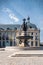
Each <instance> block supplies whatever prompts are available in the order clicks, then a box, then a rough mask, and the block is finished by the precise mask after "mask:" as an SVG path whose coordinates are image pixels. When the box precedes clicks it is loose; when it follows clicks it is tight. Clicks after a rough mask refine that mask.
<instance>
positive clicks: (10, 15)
mask: <svg viewBox="0 0 43 65" xmlns="http://www.w3.org/2000/svg"><path fill="white" fill-rule="evenodd" d="M9 17H10V18H11V19H13V20H15V21H16V22H18V21H19V19H18V18H17V17H16V16H15V15H14V14H9Z"/></svg>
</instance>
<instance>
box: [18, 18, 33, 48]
mask: <svg viewBox="0 0 43 65" xmlns="http://www.w3.org/2000/svg"><path fill="white" fill-rule="evenodd" d="M29 19H30V18H29V17H28V20H29ZM25 21H26V19H25V18H24V19H23V25H22V31H23V32H24V35H22V32H21V35H19V36H17V39H19V41H20V42H21V43H20V44H22V42H23V43H24V47H27V46H29V45H28V40H29V39H32V38H33V37H32V36H30V35H27V22H25ZM22 40H23V41H22Z"/></svg>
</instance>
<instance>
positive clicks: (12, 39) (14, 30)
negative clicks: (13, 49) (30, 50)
mask: <svg viewBox="0 0 43 65" xmlns="http://www.w3.org/2000/svg"><path fill="white" fill-rule="evenodd" d="M26 22H27V31H26V33H27V36H28V35H29V36H32V37H33V38H32V39H28V46H29V47H39V46H40V30H39V29H38V28H37V27H36V25H35V24H32V23H30V20H28V19H27V21H26ZM17 36H24V31H23V29H22V25H19V24H15V25H0V47H6V46H16V45H23V46H24V44H23V43H24V39H22V41H20V40H18V39H17ZM20 42H21V44H19V43H20Z"/></svg>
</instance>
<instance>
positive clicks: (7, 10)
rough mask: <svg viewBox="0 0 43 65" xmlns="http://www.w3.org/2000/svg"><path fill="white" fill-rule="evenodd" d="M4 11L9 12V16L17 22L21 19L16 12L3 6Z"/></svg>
mask: <svg viewBox="0 0 43 65" xmlns="http://www.w3.org/2000/svg"><path fill="white" fill-rule="evenodd" d="M2 11H4V12H6V13H8V16H9V18H10V19H12V20H14V21H15V22H18V21H19V19H18V18H17V17H16V16H15V14H14V13H13V12H12V10H10V9H9V8H3V10H2Z"/></svg>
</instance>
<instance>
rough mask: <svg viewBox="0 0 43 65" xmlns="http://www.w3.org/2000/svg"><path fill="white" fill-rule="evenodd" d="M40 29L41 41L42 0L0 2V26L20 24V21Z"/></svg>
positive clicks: (42, 26) (42, 38) (42, 34)
mask: <svg viewBox="0 0 43 65" xmlns="http://www.w3.org/2000/svg"><path fill="white" fill-rule="evenodd" d="M28 16H29V17H30V22H31V23H34V24H36V25H37V27H38V28H40V30H41V31H40V37H41V38H40V39H41V41H43V0H0V24H22V22H23V21H22V19H23V18H27V17H28Z"/></svg>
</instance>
